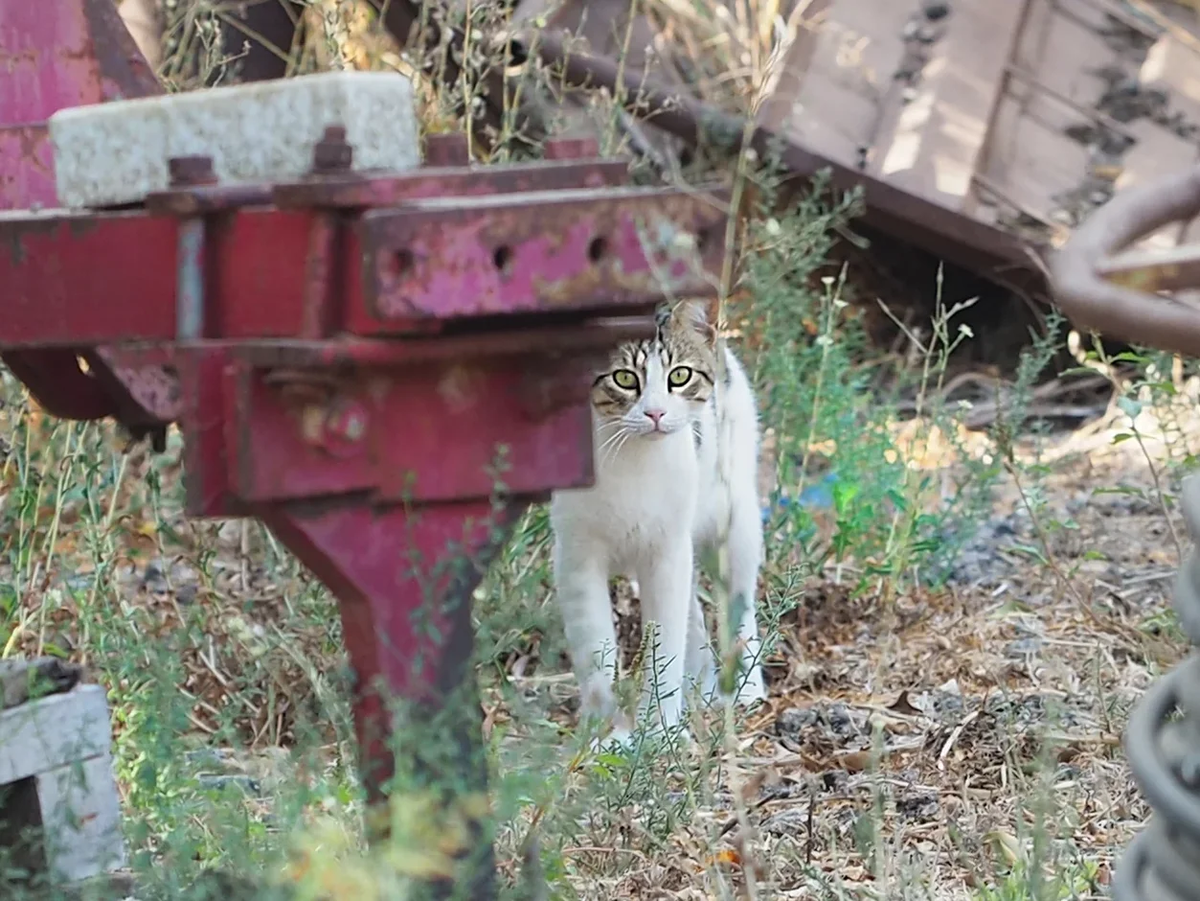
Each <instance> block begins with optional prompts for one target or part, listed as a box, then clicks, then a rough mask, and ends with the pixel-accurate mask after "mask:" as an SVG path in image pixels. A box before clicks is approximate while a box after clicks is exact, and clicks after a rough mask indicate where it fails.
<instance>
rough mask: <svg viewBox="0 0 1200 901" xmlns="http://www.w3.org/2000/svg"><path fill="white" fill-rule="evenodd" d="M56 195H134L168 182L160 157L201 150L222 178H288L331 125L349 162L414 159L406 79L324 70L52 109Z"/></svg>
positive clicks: (101, 199) (103, 198)
mask: <svg viewBox="0 0 1200 901" xmlns="http://www.w3.org/2000/svg"><path fill="white" fill-rule="evenodd" d="M47 124H48V128H49V132H50V141H51V143H52V145H53V147H54V174H55V183H56V186H57V191H58V198H59V203H60V204H61V205H62V206H64V207H68V208H85V207H106V206H117V205H121V204H130V203H138V202H140V201H141V200H142V199H143V198H144V197H145V196H146V194H148V193H150V192H153V191H160V190H165V189H166V188H167V187H168V184H169V175H168V170H167V160H168V159H169V158H170V157H181V156H208V157H211V158H212V162H213V170H214V172H215V173H216V176H217V178H218V179H219V180H221V181H225V182H242V183H251V182H260V183H261V182H271V181H292V180H296V179H298V178H301V177H303V176H304V175H305V174H306V173H307V172H308V171H309V170H310V168H311V167H312V158H313V147H314V145H315V144H316V143H317V142H318V141H319V140H320V139H321V137H322V136H323V134H324V132H325V129H326V127H328V126H331V125H341V126H343V127H344V128H345V129H346V140H347V141H349V143H350V144H351V145H352V146H353V148H354V157H353V161H352V164H351V168H352V169H353V170H354V171H363V170H391V171H403V170H408V169H412V168H415V167H416V166H418V165H420V142H419V130H418V122H417V115H416V109H415V105H414V93H413V88H412V83H411V82H410V81H409V79H408V78H406V77H405V76H403V75H401V74H399V73H394V72H325V73H320V74H316V75H304V76H299V77H296V78H286V79H279V80H275V81H266V82H257V83H252V84H244V85H232V86H227V87H217V88H209V89H206V90H199V91H187V92H183V93H179V94H166V95H161V96H158V97H140V98H136V99H133V100H119V101H114V102H111V103H100V104H91V105H88V106H77V107H70V108H68V109H63V110H59V111H58V112H57V113H55V114H54V115H53V116H51V117H50V119H49V121H48V123H47Z"/></svg>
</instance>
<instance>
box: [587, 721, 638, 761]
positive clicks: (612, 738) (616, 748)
mask: <svg viewBox="0 0 1200 901" xmlns="http://www.w3.org/2000/svg"><path fill="white" fill-rule="evenodd" d="M633 747H634V736H633V732H632V731H630V730H629V729H627V728H625V727H624V726H614V727H613V728H612V729H611V730H610V731H609V732H608V734H606V735H598V736H596V737H595V738H593V739H592V742H591V750H592V753H593V754H603V753H610V754H620V755H621V756H626V755H628V754H629V752H630V751H632V750H633Z"/></svg>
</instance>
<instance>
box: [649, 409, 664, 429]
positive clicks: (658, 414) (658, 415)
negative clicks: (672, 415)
mask: <svg viewBox="0 0 1200 901" xmlns="http://www.w3.org/2000/svg"><path fill="white" fill-rule="evenodd" d="M646 415H647V416H649V417H650V418H651V419H652V420H654V427H655V428H658V427H659V425H660V423H659V420H660V419H662V418H663V417H664V416H666V415H667V411H666V410H647V411H646Z"/></svg>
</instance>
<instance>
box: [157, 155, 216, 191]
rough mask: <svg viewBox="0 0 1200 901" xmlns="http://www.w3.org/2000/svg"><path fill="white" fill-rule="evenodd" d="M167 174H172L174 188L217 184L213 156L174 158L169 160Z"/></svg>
mask: <svg viewBox="0 0 1200 901" xmlns="http://www.w3.org/2000/svg"><path fill="white" fill-rule="evenodd" d="M167 172H168V173H169V174H170V177H171V187H173V188H190V187H195V186H196V185H212V184H216V182H217V174H216V172H214V171H213V161H212V157H211V156H173V157H171V158H170V159H168V160H167Z"/></svg>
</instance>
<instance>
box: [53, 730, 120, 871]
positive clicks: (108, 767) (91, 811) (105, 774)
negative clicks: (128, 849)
mask: <svg viewBox="0 0 1200 901" xmlns="http://www.w3.org/2000/svg"><path fill="white" fill-rule="evenodd" d="M37 793H38V802H39V804H40V805H41V810H42V828H43V830H44V832H43V841H44V847H45V853H46V864H47V867H48V869H49V871H50V875H51V877H52V878H53V879H54V881H55V882H77V881H80V880H83V879H89V878H91V877H92V876H98V875H100V874H101V873H106V872H109V871H111V870H115V869H118V868H119V867H122V866H124V865H125V842H124V838H123V836H122V833H121V801H120V798H118V797H117V789H116V784H115V783H114V781H113V763H112V758H111V757H110V756H109V755H108V754H104V755H103V756H100V757H92V758H90V759H88V760H81V761H76V762H74V763H69V764H67V765H66V766H61V767H58V768H57V769H53V770H50V771H49V772H44V773H39V774H38V776H37Z"/></svg>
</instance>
